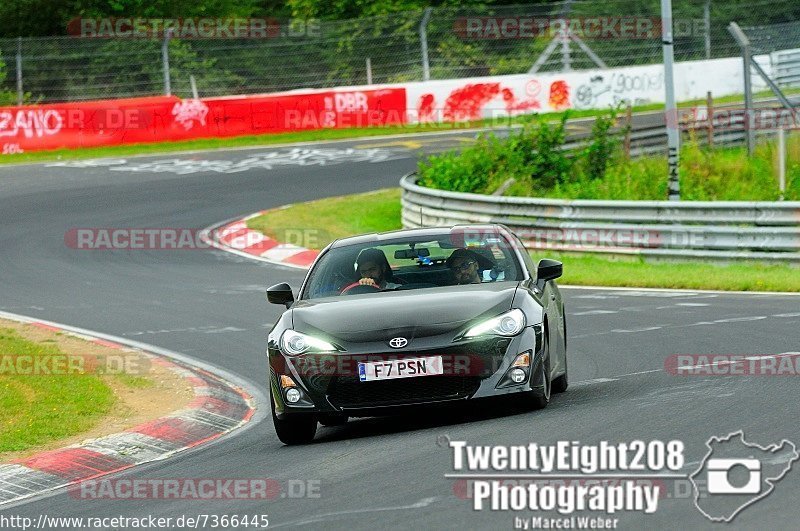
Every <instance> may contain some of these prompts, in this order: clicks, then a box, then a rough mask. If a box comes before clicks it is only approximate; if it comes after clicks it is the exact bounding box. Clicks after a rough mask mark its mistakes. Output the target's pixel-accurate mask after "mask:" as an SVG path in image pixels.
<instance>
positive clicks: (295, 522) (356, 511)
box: [270, 496, 441, 528]
mask: <svg viewBox="0 0 800 531" xmlns="http://www.w3.org/2000/svg"><path fill="white" fill-rule="evenodd" d="M439 499H441V497H440V496H439V497H434V498H422V499H421V500H419V501H418V502H415V503H412V504H410V505H396V506H390V507H372V508H367V509H351V510H349V511H336V512H333V513H323V514H318V515H316V516H310V517H308V518H303V519H302V520H290V521H288V522H281V523H279V524H276V525H272V522H270V527H271V528H275V527H289V526H300V525H308V524H315V523H319V522H324V521H325V520H327V519H329V518H331V517H337V516H350V515H356V514H365V513H379V512H386V511H404V510H408V509H422V508H423V507H427V506H429V505H431V504H432V503H434V502H435V501H437V500H439Z"/></svg>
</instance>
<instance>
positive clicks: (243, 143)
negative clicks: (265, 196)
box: [0, 91, 772, 164]
mask: <svg viewBox="0 0 800 531" xmlns="http://www.w3.org/2000/svg"><path fill="white" fill-rule="evenodd" d="M767 97H772V93H771V92H769V91H764V92H759V93H757V94H756V98H767ZM714 101H715V104H724V103H736V102H740V101H742V96H741V95H733V96H726V97H722V98H717V99H715V100H714ZM695 105H705V100H690V101H685V102H681V103H680V104H679V106H680V107H692V106H695ZM663 108H664V105H663V104H661V103H653V104H648V105H639V106H635V107H633V111H634V112H646V111H657V110H661V109H663ZM603 112H605V111H603V110H575V111H570V117H572V118H588V117H593V116H597V115H599V114H601V113H603ZM562 114H563V113H545V114H541V115H539V116H540V117H541V118H544V119H548V120H551V119H552V120H556V119H558V117H560V116H561V115H562ZM523 121H525V117H524V116H517V117H512V118H494V119H491V118H487V119H484V120H476V121H472V122H460V123H455V124H451V123H444V124H423V125H408V126H385V127H354V128H349V129H320V130H316V131H300V132H296V133H279V134H266V135H249V136H239V137H232V138H205V139H198V140H184V141H180V142H153V143H141V144H128V145H123V146H107V147H96V148H80V149H57V150H48V151H32V152H30V153H20V154H13V155H2V156H0V164H22V163H31V162H51V161H57V160H73V159H89V158H105V157H126V156H133V155H148V154H153V155H157V154H159V153H171V152H179V151H205V150H215V149H228V148H237V147H238V148H243V147H258V146H270V145H274V144H288V143H292V142H318V141H324V140H344V139H350V138H352V139H356V138H368V137H371V136H382V135H399V134H408V133H430V132H436V131H450V130H459V129H469V128H479V127H503V126H508V125H513V124H518V123H522V122H523Z"/></svg>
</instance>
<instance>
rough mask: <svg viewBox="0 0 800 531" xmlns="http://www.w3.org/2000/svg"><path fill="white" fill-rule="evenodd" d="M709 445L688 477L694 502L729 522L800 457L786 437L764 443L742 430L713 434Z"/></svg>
mask: <svg viewBox="0 0 800 531" xmlns="http://www.w3.org/2000/svg"><path fill="white" fill-rule="evenodd" d="M706 448H707V449H708V452H707V453H706V455H705V457H704V458H703V460H702V461H701V462H700V464H699V466H698V468H697V469H696V470H695V471H694V472H693V473H692V474H690V475H689V481H691V482H692V484H693V487H694V504H695V506H696V507H697V508H698V509H699V510H700V512H701V513H703V515H705V516H706V518H708V519H709V520H711V521H712V522H730V521H731V520H733V519H734V518H735V517H736V515H737V514H739V513H740V512H741V511H743V510H744V509H746V508H747V507H749V506H751V505H753V504H754V503H756V502H758V501H759V500H762V499H763V498H764V497H766V496H768V495H769V494H770V493H771V492H772V491H774V490H775V488H776V487H778V486H780V484H781V480H782V479H783V477H784V476H785V475H786V474H787V473H788V472H789V471H790V470H791V468H792V465H793V464H794V463H795V462H796V461H798V460H800V453H798V451H797V447H796V446H795V444H794V443H793V442H791V441H787V440H786V439H783V440H781V441H777V442H773V443H771V444H768V445H766V446H761V445H759V444H756V443H752V442H749V441H747V440H746V439H745V437H744V433H743V432H742V431H741V430H739V431H736V432H734V433H729V434H728V435H726V436H722V437H711V438H710V439H709V440H708V441H707V442H706Z"/></svg>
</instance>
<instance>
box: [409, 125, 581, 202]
mask: <svg viewBox="0 0 800 531" xmlns="http://www.w3.org/2000/svg"><path fill="white" fill-rule="evenodd" d="M567 117H568V116H567V114H564V116H563V117H562V118H561V120H559V121H558V122H556V123H554V124H553V123H548V122H545V121H538V120H532V121H529V122H527V123H524V124H523V126H522V128H521V129H520V130H519V131H515V132H511V133H510V134H509V136H508V137H507V138H497V137H496V136H495V135H494V134H489V135H483V136H480V137H479V138H478V141H477V143H476V144H475V145H474V146H470V147H468V148H466V149H464V150H462V151H461V152H460V153H458V152H447V153H443V154H440V155H434V156H431V157H428V158H427V159H426V160H422V161H420V164H419V172H418V173H419V183H420V184H421V185H422V186H428V187H431V188H439V189H443V190H454V191H458V192H475V193H483V194H488V193H492V192H494V191H495V190H496V189H497V188H498V187H499V186H501V185H502V184H503V183H504V182H506V181H507V180H508V179H514V181H515V185H514V186H515V187H519V186H523V187H525V188H528V189H540V190H546V189H549V188H552V187H553V186H554V185H556V184H557V183H560V182H563V181H564V180H565V179H566V178H567V176H568V175H569V173H570V170H571V168H572V161H571V159H570V158H569V156H568V154H567V153H565V152H564V149H563V148H564V141H565V139H566V129H565V127H566V121H567Z"/></svg>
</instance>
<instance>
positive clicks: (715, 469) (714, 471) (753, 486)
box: [706, 459, 761, 494]
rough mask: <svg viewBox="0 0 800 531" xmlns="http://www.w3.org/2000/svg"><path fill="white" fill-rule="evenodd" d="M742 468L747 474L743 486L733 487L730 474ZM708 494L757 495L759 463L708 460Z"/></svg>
mask: <svg viewBox="0 0 800 531" xmlns="http://www.w3.org/2000/svg"><path fill="white" fill-rule="evenodd" d="M738 467H743V468H744V469H746V470H747V471H748V472H749V478H748V479H747V482H746V483H745V484H744V485H734V484H733V483H732V481H731V477H730V476H731V472H733V471H734V470H735V469H736V468H738ZM706 470H708V474H707V478H706V481H707V485H706V488H707V489H708V493H709V494H758V493H759V492H761V462H760V461H759V460H758V459H709V460H708V463H707V464H706Z"/></svg>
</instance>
